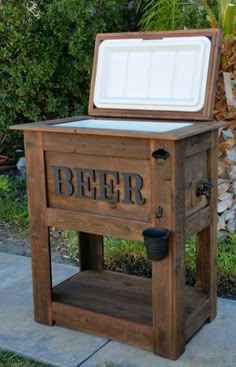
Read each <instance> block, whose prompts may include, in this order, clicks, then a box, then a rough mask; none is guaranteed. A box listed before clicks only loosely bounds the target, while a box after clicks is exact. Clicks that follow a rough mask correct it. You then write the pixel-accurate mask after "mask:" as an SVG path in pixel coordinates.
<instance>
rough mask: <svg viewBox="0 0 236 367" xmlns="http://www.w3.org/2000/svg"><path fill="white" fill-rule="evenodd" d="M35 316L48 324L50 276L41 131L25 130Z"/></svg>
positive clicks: (49, 323)
mask: <svg viewBox="0 0 236 367" xmlns="http://www.w3.org/2000/svg"><path fill="white" fill-rule="evenodd" d="M25 152H26V156H27V159H26V172H27V187H28V207H29V219H30V233H31V240H30V243H31V253H32V275H33V295H34V317H35V320H36V321H38V322H40V323H42V324H47V325H52V315H51V300H52V277H51V257H50V243H49V230H48V225H47V203H46V188H45V171H44V156H43V149H42V134H41V133H40V132H36V133H35V132H34V133H33V132H27V131H26V132H25Z"/></svg>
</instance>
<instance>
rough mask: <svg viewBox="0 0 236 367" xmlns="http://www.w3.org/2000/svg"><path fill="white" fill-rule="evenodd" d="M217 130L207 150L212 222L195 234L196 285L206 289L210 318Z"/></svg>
mask: <svg viewBox="0 0 236 367" xmlns="http://www.w3.org/2000/svg"><path fill="white" fill-rule="evenodd" d="M217 142H218V139H217V131H214V132H212V144H211V150H210V151H209V152H208V178H209V180H210V181H211V182H212V184H213V185H214V187H213V189H212V190H211V195H210V210H211V212H212V222H211V224H210V225H208V226H206V228H204V229H203V230H202V231H201V232H199V233H198V234H197V241H196V245H197V267H196V276H197V280H196V286H197V287H198V288H200V289H203V290H204V291H207V292H208V294H209V299H210V307H211V313H210V320H213V319H214V318H215V316H216V296H217V275H216V253H217V179H218V177H217V176H218V175H217V159H216V157H217Z"/></svg>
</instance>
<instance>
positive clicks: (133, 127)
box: [53, 119, 192, 133]
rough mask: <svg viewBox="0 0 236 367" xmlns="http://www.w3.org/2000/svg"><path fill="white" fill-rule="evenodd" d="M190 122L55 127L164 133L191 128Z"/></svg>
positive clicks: (88, 122)
mask: <svg viewBox="0 0 236 367" xmlns="http://www.w3.org/2000/svg"><path fill="white" fill-rule="evenodd" d="M191 125H192V124H191V123H188V122H166V121H165V122H157V121H153V122H147V121H133V120H132V121H130V120H102V119H88V120H80V121H72V122H65V123H63V124H56V125H53V126H58V127H68V128H85V129H106V130H107V129H109V130H124V131H142V132H156V133H163V132H167V131H171V130H176V129H181V128H183V127H186V126H191Z"/></svg>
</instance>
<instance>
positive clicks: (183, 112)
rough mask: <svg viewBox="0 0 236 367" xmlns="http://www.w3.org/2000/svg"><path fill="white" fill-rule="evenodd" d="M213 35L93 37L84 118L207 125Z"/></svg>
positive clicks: (212, 83)
mask: <svg viewBox="0 0 236 367" xmlns="http://www.w3.org/2000/svg"><path fill="white" fill-rule="evenodd" d="M219 35H220V31H219V30H203V31H199V30H198V31H177V32H151V33H126V34H101V35H98V36H97V39H96V46H95V57H94V67H93V75H92V83H91V90H90V103H89V114H90V115H92V116H110V117H140V118H141V117H146V118H168V119H170V118H173V119H194V120H209V119H211V117H212V112H213V100H214V89H215V80H216V74H217V69H218V68H217V66H218V55H219V52H218V50H219V38H220V37H219Z"/></svg>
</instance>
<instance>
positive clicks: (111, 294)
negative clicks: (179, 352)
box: [52, 271, 210, 355]
mask: <svg viewBox="0 0 236 367" xmlns="http://www.w3.org/2000/svg"><path fill="white" fill-rule="evenodd" d="M184 298H185V299H186V304H185V311H184V314H185V320H186V327H185V328H184V330H183V333H184V340H185V341H187V340H188V339H189V338H190V337H191V336H192V335H193V334H194V333H195V332H196V331H197V330H198V328H199V327H201V326H202V325H203V324H204V322H205V321H206V320H207V318H208V317H209V313H210V302H209V299H208V297H207V295H206V294H204V293H203V292H202V291H200V290H197V289H195V288H190V287H184ZM160 306H161V305H160ZM52 308H53V319H54V321H55V322H56V323H59V324H62V325H64V326H67V327H72V328H76V329H78V330H82V331H86V332H92V333H94V334H97V335H101V336H105V337H108V338H113V339H116V340H120V341H125V342H127V343H130V344H134V345H137V346H140V347H142V348H149V349H151V348H152V338H153V332H152V280H151V279H145V278H141V277H137V276H133V275H127V274H122V273H114V272H110V271H84V272H82V273H78V274H76V275H74V276H72V277H71V278H69V279H67V280H65V281H64V282H62V283H61V284H59V285H57V286H55V287H54V288H53V303H52ZM160 312H161V309H160ZM109 325H110V326H109ZM160 332H161V331H160ZM135 333H136V335H133V334H135ZM138 333H139V335H138ZM132 335H133V336H132ZM145 338H147V339H146V342H145V341H144V339H145ZM156 353H157V354H160V355H162V349H161V350H156Z"/></svg>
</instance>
